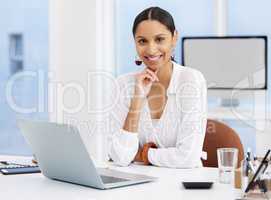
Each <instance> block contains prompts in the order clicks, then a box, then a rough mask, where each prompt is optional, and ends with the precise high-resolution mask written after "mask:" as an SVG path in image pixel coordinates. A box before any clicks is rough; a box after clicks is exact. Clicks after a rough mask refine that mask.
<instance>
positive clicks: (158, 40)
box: [156, 37, 165, 42]
mask: <svg viewBox="0 0 271 200" xmlns="http://www.w3.org/2000/svg"><path fill="white" fill-rule="evenodd" d="M164 40H165V38H163V37H159V38H157V39H156V41H157V42H162V41H164Z"/></svg>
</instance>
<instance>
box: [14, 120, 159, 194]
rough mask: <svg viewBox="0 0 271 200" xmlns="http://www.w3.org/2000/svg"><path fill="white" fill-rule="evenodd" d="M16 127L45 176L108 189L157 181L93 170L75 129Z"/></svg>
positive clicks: (21, 124) (22, 122) (41, 125)
mask: <svg viewBox="0 0 271 200" xmlns="http://www.w3.org/2000/svg"><path fill="white" fill-rule="evenodd" d="M18 126H19V128H20V129H21V131H22V134H23V135H24V137H25V139H26V141H27V142H28V144H29V145H30V147H31V149H32V151H33V153H34V154H35V156H36V158H37V161H38V163H39V167H40V169H41V172H42V173H43V175H44V176H46V177H48V178H51V179H55V180H60V181H65V182H70V183H75V184H80V185H85V186H90V187H94V188H99V189H109V188H115V187H121V186H127V185H133V184H138V183H145V182H150V181H154V180H156V178H154V177H150V176H145V175H139V174H132V173H124V172H120V171H116V170H110V169H105V168H100V169H99V168H96V167H95V166H94V164H93V162H92V160H91V158H90V155H89V153H88V151H87V149H86V147H85V146H84V143H83V141H82V139H81V137H80V134H79V132H78V129H77V128H75V127H73V126H71V125H64V124H57V123H51V122H37V121H29V120H18Z"/></svg>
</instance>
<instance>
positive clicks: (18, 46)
mask: <svg viewBox="0 0 271 200" xmlns="http://www.w3.org/2000/svg"><path fill="white" fill-rule="evenodd" d="M23 49H24V48H23V35H22V34H10V36H9V60H10V61H9V62H10V73H11V75H13V74H15V73H16V72H19V71H21V70H23V68H24V67H23Z"/></svg>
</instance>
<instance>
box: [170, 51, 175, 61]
mask: <svg viewBox="0 0 271 200" xmlns="http://www.w3.org/2000/svg"><path fill="white" fill-rule="evenodd" d="M174 57H175V51H174V50H173V51H172V53H171V56H170V58H171V60H172V61H175V59H174Z"/></svg>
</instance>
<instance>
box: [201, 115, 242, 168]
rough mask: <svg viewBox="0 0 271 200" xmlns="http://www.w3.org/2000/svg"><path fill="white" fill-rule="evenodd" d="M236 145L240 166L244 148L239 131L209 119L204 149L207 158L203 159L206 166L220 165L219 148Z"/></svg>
mask: <svg viewBox="0 0 271 200" xmlns="http://www.w3.org/2000/svg"><path fill="white" fill-rule="evenodd" d="M229 147H234V148H237V149H238V167H239V166H240V162H241V160H243V158H244V149H243V145H242V143H241V140H240V138H239V136H238V135H237V133H236V132H235V131H234V130H233V129H232V128H230V127H229V126H227V125H226V124H224V123H222V122H219V121H216V120H210V119H208V120H207V127H206V134H205V139H204V143H203V151H205V152H207V160H202V163H203V166H204V167H218V163H217V151H216V150H217V149H218V148H229Z"/></svg>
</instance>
